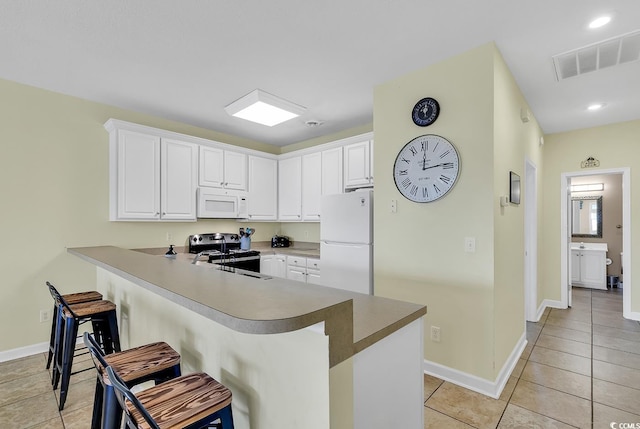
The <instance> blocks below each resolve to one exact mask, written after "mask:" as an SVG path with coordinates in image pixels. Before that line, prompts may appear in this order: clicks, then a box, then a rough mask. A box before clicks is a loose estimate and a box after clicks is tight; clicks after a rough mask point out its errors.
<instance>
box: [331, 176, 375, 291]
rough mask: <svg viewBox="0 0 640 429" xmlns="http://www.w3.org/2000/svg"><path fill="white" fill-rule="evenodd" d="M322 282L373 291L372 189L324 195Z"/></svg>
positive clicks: (345, 288)
mask: <svg viewBox="0 0 640 429" xmlns="http://www.w3.org/2000/svg"><path fill="white" fill-rule="evenodd" d="M320 261H321V283H322V284H323V285H325V286H329V287H334V288H338V289H344V290H348V291H351V292H360V293H365V294H369V295H373V191H372V190H370V189H368V190H362V191H354V192H349V193H347V194H335V195H326V196H324V197H322V205H321V209H320Z"/></svg>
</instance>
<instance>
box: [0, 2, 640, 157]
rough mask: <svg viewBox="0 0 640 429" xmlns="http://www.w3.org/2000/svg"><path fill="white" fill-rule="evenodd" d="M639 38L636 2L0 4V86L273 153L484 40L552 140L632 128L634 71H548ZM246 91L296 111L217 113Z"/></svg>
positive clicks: (348, 124)
mask: <svg viewBox="0 0 640 429" xmlns="http://www.w3.org/2000/svg"><path fill="white" fill-rule="evenodd" d="M601 14H610V15H612V16H613V20H612V22H611V23H610V24H609V25H608V26H606V27H603V28H601V29H598V30H589V29H587V24H588V22H589V21H590V20H591V19H593V18H595V17H596V16H598V15H601ZM638 29H640V1H637V0H607V1H604V0H599V1H596V0H560V1H558V0H537V1H527V2H524V1H518V0H480V1H473V0H447V1H434V0H374V1H371V0H324V1H322V0H320V1H318V0H316V1H305V0H271V1H263V0H241V1H232V0H229V1H222V0H183V1H173V0H172V1H169V0H135V1H131V0H110V1H96V0H94V1H91V0H56V1H50V0H28V1H25V0H21V1H18V0H13V1H11V0H0V59H1V61H0V78H4V79H8V80H12V81H17V82H21V83H25V84H28V85H33V86H36V87H40V88H46V89H49V90H52V91H57V92H61V93H64V94H69V95H73V96H77V97H80V98H84V99H88V100H93V101H97V102H101V103H105V104H110V105H113V106H118V107H121V108H125V109H131V110H135V111H139V112H144V113H148V114H151V115H156V116H160V117H163V118H167V119H172V120H176V121H181V122H185V123H188V124H192V125H196V126H199V127H203V128H209V129H213V130H216V131H220V132H224V133H228V134H233V135H237V136H241V137H245V138H249V139H253V140H257V141H261V142H264V143H269V144H274V145H279V146H282V145H287V144H291V143H296V142H299V141H303V140H306V139H309V138H313V137H317V136H321V135H326V134H332V133H335V132H338V131H342V130H345V129H349V128H352V127H356V126H359V125H363V124H367V123H370V122H371V121H372V119H373V112H372V105H373V88H374V87H375V86H376V85H378V84H380V83H383V82H386V81H388V80H391V79H394V78H396V77H399V76H401V75H403V74H405V73H408V72H411V71H414V70H418V69H421V68H424V67H427V66H429V65H430V64H434V63H437V62H439V61H442V60H444V59H446V58H448V57H451V56H453V55H456V54H459V53H462V52H465V51H467V50H469V49H472V48H474V47H477V46H480V45H482V44H485V43H487V42H490V41H495V43H496V45H497V46H498V48H499V50H500V51H501V53H502V55H503V56H504V58H505V60H506V62H507V64H508V66H509V68H510V69H511V72H512V73H513V75H514V76H515V78H516V80H517V82H518V85H519V86H520V88H521V90H522V92H523V93H524V95H525V97H526V99H527V101H528V103H529V104H530V106H531V110H532V112H533V114H534V115H535V117H536V118H537V119H538V121H539V122H540V124H541V126H542V128H543V131H544V132H545V133H554V132H559V131H567V130H572V129H578V128H586V127H591V126H598V125H604V124H608V123H614V122H621V121H626V120H632V119H638V118H640V61H638V62H635V63H631V64H625V65H621V66H618V67H615V68H610V69H605V70H602V71H598V72H594V73H591V74H585V75H582V76H577V77H575V78H570V79H567V80H564V81H562V82H558V81H557V80H556V78H555V73H554V69H553V62H552V60H551V57H552V56H553V55H555V54H558V53H562V52H565V51H568V50H572V49H575V48H579V47H582V46H585V45H588V44H591V43H595V42H599V41H602V40H604V39H607V38H610V37H614V36H619V35H621V34H624V33H628V32H631V31H634V30H638ZM256 88H260V89H262V90H264V91H267V92H270V93H272V94H276V95H278V96H280V97H283V98H285V99H287V100H290V101H292V102H294V103H296V104H300V105H303V106H305V107H307V113H306V114H305V115H303V116H302V117H300V118H296V119H293V120H291V121H289V122H286V123H284V124H281V125H277V126H275V127H272V128H269V127H265V126H262V125H258V124H253V123H250V122H247V121H245V120H242V119H237V118H233V117H230V116H228V115H227V114H226V113H225V111H224V106H226V105H227V104H229V103H231V102H232V101H234V100H236V99H237V98H239V97H241V96H243V95H245V94H247V93H249V92H250V91H252V90H254V89H256ZM430 95H431V94H426V93H425V94H418V93H417V94H416V101H418V99H420V98H422V97H425V96H430ZM596 101H598V102H604V103H606V107H605V109H602V110H601V111H599V112H588V111H586V106H587V105H588V104H590V103H591V102H596ZM411 107H412V106H407V114H409V112H410V109H411ZM308 120H317V121H322V122H323V125H321V126H319V127H315V128H310V127H307V126H306V125H305V124H304V122H305V121H308Z"/></svg>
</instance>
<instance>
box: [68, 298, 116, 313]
mask: <svg viewBox="0 0 640 429" xmlns="http://www.w3.org/2000/svg"><path fill="white" fill-rule="evenodd" d="M70 307H71V310H72V311H73V314H75V315H76V316H77V317H89V316H93V315H96V314H99V313H106V312H108V311H114V310H115V309H116V305H115V304H114V303H113V302H111V301H105V300H100V301H90V302H82V303H80V304H73V305H70ZM62 312H63V315H64V317H73V314H72V312H71V311H69V308H63V310H62Z"/></svg>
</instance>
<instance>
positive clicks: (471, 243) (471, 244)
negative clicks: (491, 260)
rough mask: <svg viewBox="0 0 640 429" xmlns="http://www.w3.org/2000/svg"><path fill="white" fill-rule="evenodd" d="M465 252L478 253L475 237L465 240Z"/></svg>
mask: <svg viewBox="0 0 640 429" xmlns="http://www.w3.org/2000/svg"><path fill="white" fill-rule="evenodd" d="M464 251H465V252H467V253H475V251H476V239H475V237H465V238H464Z"/></svg>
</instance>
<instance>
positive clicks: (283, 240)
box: [271, 235, 291, 247]
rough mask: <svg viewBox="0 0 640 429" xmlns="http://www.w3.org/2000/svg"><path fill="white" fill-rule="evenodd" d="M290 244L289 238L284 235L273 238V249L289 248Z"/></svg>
mask: <svg viewBox="0 0 640 429" xmlns="http://www.w3.org/2000/svg"><path fill="white" fill-rule="evenodd" d="M290 244H291V243H290V241H289V237H284V236H282V235H274V236H273V237H271V247H289V245H290Z"/></svg>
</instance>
